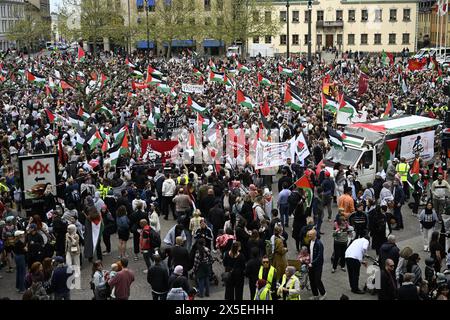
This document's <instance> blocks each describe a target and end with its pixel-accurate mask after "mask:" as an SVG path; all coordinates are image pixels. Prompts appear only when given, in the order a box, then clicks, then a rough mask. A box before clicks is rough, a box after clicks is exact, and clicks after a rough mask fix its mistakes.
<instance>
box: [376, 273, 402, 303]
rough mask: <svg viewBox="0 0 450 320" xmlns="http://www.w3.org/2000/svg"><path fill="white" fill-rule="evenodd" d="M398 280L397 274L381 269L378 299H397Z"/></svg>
mask: <svg viewBox="0 0 450 320" xmlns="http://www.w3.org/2000/svg"><path fill="white" fill-rule="evenodd" d="M397 294H398V292H397V281H396V280H395V275H393V274H392V273H390V274H389V273H388V272H387V271H386V270H385V269H383V270H382V271H381V289H380V291H379V292H378V300H395V299H396V298H397Z"/></svg>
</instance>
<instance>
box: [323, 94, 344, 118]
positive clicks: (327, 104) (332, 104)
mask: <svg viewBox="0 0 450 320" xmlns="http://www.w3.org/2000/svg"><path fill="white" fill-rule="evenodd" d="M339 108H340V106H339V104H338V103H337V102H336V101H334V99H333V98H332V97H331V96H329V95H326V94H325V93H323V92H322V109H326V110H328V111H330V112H332V113H336V112H337V111H338V110H339Z"/></svg>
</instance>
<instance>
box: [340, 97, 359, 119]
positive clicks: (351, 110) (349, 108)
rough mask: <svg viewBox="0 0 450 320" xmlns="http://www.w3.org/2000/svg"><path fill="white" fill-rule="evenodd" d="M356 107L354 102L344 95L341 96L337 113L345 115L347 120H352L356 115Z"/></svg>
mask: <svg viewBox="0 0 450 320" xmlns="http://www.w3.org/2000/svg"><path fill="white" fill-rule="evenodd" d="M356 107H357V105H356V102H355V101H354V100H352V99H350V98H349V97H347V96H346V95H345V94H344V93H343V94H341V96H340V101H339V110H338V113H345V114H346V117H347V118H349V119H352V118H353V117H354V116H356V115H357V114H358V111H356Z"/></svg>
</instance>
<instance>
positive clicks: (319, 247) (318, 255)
mask: <svg viewBox="0 0 450 320" xmlns="http://www.w3.org/2000/svg"><path fill="white" fill-rule="evenodd" d="M308 251H309V246H308ZM312 256H313V260H312V261H311V264H312V268H314V269H321V268H322V266H323V243H322V241H320V239H316V240H315V242H314V246H313V255H312Z"/></svg>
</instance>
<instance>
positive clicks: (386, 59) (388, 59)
mask: <svg viewBox="0 0 450 320" xmlns="http://www.w3.org/2000/svg"><path fill="white" fill-rule="evenodd" d="M381 63H382V64H383V66H389V65H393V64H394V55H393V54H392V53H387V52H385V51H384V50H383V52H382V53H381Z"/></svg>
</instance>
